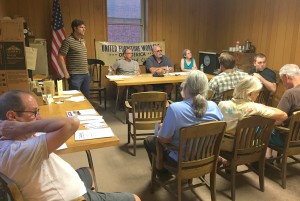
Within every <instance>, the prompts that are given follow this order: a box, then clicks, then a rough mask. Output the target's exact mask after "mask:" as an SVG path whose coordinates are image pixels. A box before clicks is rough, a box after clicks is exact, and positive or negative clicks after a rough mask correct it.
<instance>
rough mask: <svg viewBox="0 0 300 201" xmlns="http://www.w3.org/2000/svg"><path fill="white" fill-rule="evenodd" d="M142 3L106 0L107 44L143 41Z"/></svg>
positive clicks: (132, 0) (137, 0)
mask: <svg viewBox="0 0 300 201" xmlns="http://www.w3.org/2000/svg"><path fill="white" fill-rule="evenodd" d="M142 1H143V0H130V1H124V0H107V19H108V41H109V42H123V43H138V42H143V41H144V36H143V33H144V31H143V29H144V24H143V17H142V16H143V9H142Z"/></svg>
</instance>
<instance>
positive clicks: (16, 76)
mask: <svg viewBox="0 0 300 201" xmlns="http://www.w3.org/2000/svg"><path fill="white" fill-rule="evenodd" d="M0 79H1V81H0V83H1V84H0V94H2V93H4V92H6V91H10V90H14V89H19V90H24V91H29V82H28V71H27V70H0Z"/></svg>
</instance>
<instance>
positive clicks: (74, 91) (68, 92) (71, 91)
mask: <svg viewBox="0 0 300 201" xmlns="http://www.w3.org/2000/svg"><path fill="white" fill-rule="evenodd" d="M63 94H64V95H73V94H80V91H78V90H69V91H63Z"/></svg>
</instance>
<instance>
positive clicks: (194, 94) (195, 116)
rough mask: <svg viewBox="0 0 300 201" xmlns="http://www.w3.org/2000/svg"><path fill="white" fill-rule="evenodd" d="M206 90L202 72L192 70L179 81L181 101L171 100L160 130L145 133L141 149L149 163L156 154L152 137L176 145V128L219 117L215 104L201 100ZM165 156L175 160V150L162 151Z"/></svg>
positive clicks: (177, 134)
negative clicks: (150, 134)
mask: <svg viewBox="0 0 300 201" xmlns="http://www.w3.org/2000/svg"><path fill="white" fill-rule="evenodd" d="M207 89H208V80H207V77H206V75H205V74H204V73H203V72H201V71H199V70H192V71H191V72H190V73H189V75H188V77H187V79H186V80H185V82H184V84H183V89H182V93H181V94H182V96H183V98H184V100H183V101H180V102H176V103H172V104H171V105H170V106H169V108H168V110H167V114H166V116H165V118H164V121H163V124H162V125H160V126H161V127H160V130H159V131H158V133H156V135H157V138H156V137H155V136H148V137H147V138H146V139H145V140H144V145H145V149H146V151H147V153H148V156H149V160H150V163H151V162H152V153H156V149H155V140H156V139H158V140H159V141H161V142H163V143H172V144H173V145H175V146H179V135H180V129H181V128H183V127H188V126H192V125H196V124H199V123H202V122H208V121H220V120H223V115H222V113H221V111H220V110H219V108H218V106H217V104H216V103H214V102H212V101H207V100H206V99H205V96H206V93H207ZM165 156H166V158H167V159H170V160H173V161H175V162H176V161H178V152H175V151H168V150H166V152H165Z"/></svg>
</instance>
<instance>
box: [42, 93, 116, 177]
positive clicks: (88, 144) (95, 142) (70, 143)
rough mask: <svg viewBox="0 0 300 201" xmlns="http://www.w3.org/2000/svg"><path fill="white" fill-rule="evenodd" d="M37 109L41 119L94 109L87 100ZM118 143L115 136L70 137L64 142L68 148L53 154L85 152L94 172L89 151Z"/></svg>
mask: <svg viewBox="0 0 300 201" xmlns="http://www.w3.org/2000/svg"><path fill="white" fill-rule="evenodd" d="M80 95H82V94H80ZM54 100H55V101H64V100H65V98H60V99H54ZM39 109H40V114H41V116H42V117H44V118H50V117H66V116H67V114H66V111H72V110H84V109H94V107H93V106H92V105H91V103H90V102H89V101H88V100H84V101H82V102H71V101H64V103H62V104H55V103H51V104H49V105H40V106H39ZM79 129H85V128H84V126H83V125H80V127H79ZM119 141H120V140H119V138H118V137H117V136H115V135H114V136H113V137H110V138H100V139H92V140H81V141H75V135H72V136H71V137H70V138H69V139H68V140H67V141H66V144H67V147H68V148H66V149H61V150H57V151H55V153H56V154H66V153H73V152H79V151H85V152H86V155H87V159H88V163H89V166H90V168H92V169H93V170H94V164H93V158H92V155H91V152H90V150H91V149H98V148H103V147H110V146H116V145H118V144H119ZM94 172H95V171H94ZM94 178H96V177H95V174H94Z"/></svg>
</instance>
